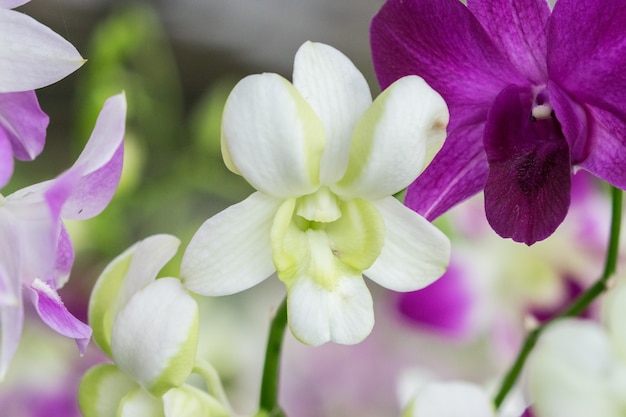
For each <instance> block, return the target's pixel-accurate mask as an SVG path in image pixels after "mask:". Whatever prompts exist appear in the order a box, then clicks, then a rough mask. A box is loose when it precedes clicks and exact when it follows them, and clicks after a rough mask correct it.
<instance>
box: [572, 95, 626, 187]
mask: <svg viewBox="0 0 626 417" xmlns="http://www.w3.org/2000/svg"><path fill="white" fill-rule="evenodd" d="M587 110H588V111H589V120H590V121H591V127H590V132H591V136H590V138H589V143H590V144H591V146H590V149H589V155H588V156H587V158H586V159H585V160H583V161H580V162H579V163H578V165H579V166H580V167H581V168H584V169H586V170H587V171H589V172H591V173H592V174H594V175H595V176H597V177H598V178H601V179H603V180H605V181H607V182H609V183H611V184H613V185H614V186H616V187H618V188H621V189H625V188H626V152H624V142H623V140H624V138H626V122H624V120H623V119H622V118H618V117H616V116H615V115H614V114H612V113H610V112H607V111H604V110H602V109H600V108H597V107H591V106H587Z"/></svg>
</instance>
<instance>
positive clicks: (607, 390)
mask: <svg viewBox="0 0 626 417" xmlns="http://www.w3.org/2000/svg"><path fill="white" fill-rule="evenodd" d="M606 301H607V302H606V304H605V307H606V308H605V310H604V313H605V314H604V319H605V326H602V325H601V324H600V323H597V322H594V321H591V320H583V319H563V320H559V321H558V322H556V323H554V324H552V325H551V326H550V327H549V328H547V329H546V331H545V332H544V334H543V335H542V336H541V338H540V339H539V342H538V343H537V346H536V347H535V350H534V352H533V354H532V357H531V359H530V362H529V386H530V393H531V396H532V399H533V400H534V406H533V409H534V411H535V415H536V416H537V417H560V416H568V417H583V416H592V415H593V416H602V417H623V416H624V415H626V414H625V413H626V326H625V325H624V317H626V285H624V284H623V283H622V284H618V286H616V287H615V288H614V289H612V290H611V292H610V293H609V294H608V295H607V300H606Z"/></svg>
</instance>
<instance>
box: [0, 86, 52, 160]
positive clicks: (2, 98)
mask: <svg viewBox="0 0 626 417" xmlns="http://www.w3.org/2000/svg"><path fill="white" fill-rule="evenodd" d="M48 122H49V117H48V115H47V114H45V113H44V112H43V111H42V110H41V107H39V102H38V101H37V96H36V95H35V92H34V91H23V92H19V93H4V94H0V130H2V131H4V133H5V134H6V136H7V138H8V139H9V141H10V142H11V146H12V148H13V155H14V156H15V157H16V158H17V159H21V160H23V161H30V160H33V159H35V157H36V156H37V155H39V153H40V152H41V151H42V149H43V146H44V143H45V141H46V129H47V127H48Z"/></svg>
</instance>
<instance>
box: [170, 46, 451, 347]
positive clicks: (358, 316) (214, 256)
mask: <svg viewBox="0 0 626 417" xmlns="http://www.w3.org/2000/svg"><path fill="white" fill-rule="evenodd" d="M293 80H294V81H293V84H291V83H290V82H288V81H287V80H285V79H284V78H282V77H280V76H279V75H277V74H268V73H265V74H259V75H252V76H249V77H246V78H245V79H243V80H242V81H240V82H239V84H237V86H235V88H234V90H233V91H232V93H231V95H230V96H229V98H228V100H227V103H226V106H225V109H224V115H223V121H222V151H223V152H222V153H223V155H224V160H225V162H226V164H227V166H228V167H229V168H230V169H231V170H232V171H233V172H235V173H238V174H240V175H242V176H243V177H244V178H245V179H246V180H247V181H248V182H249V183H250V184H251V185H253V186H254V187H255V188H256V189H257V190H258V192H256V193H254V194H252V195H251V196H250V197H249V198H248V199H246V200H245V201H243V202H241V203H239V204H236V205H234V206H232V207H230V208H228V209H226V210H225V211H223V212H221V213H219V214H218V215H216V216H214V217H212V218H210V219H209V220H207V221H206V222H205V223H204V224H203V225H202V226H201V227H200V229H199V230H198V231H197V233H196V235H195V236H194V238H193V239H192V241H191V243H190V244H189V247H188V248H187V250H186V252H185V255H184V257H183V261H182V267H181V275H182V278H183V281H184V283H185V285H186V286H187V287H188V288H189V289H190V290H192V291H195V292H197V293H199V294H203V295H226V294H231V293H235V292H239V291H242V290H245V289H247V288H250V287H252V286H253V285H255V284H257V283H259V282H261V281H263V280H264V279H266V278H267V277H268V276H270V275H271V274H272V273H273V272H274V271H277V272H278V278H279V279H280V280H281V281H282V282H283V283H284V284H285V285H286V287H287V291H288V316H289V325H290V327H291V330H292V332H293V333H294V335H295V336H296V337H297V338H298V339H300V340H301V341H303V342H305V343H308V344H312V345H319V344H322V343H325V342H327V341H331V340H332V341H334V342H337V343H344V344H352V343H358V342H360V341H361V340H363V338H365V337H366V336H367V335H368V334H369V333H370V331H371V329H372V326H373V324H374V316H373V309H372V298H371V295H370V293H369V291H368V289H367V287H366V286H365V283H364V281H363V279H362V274H363V273H365V275H367V276H368V277H369V278H370V279H372V280H374V281H375V282H377V283H378V284H380V285H382V286H384V287H387V288H389V289H392V290H396V291H410V290H415V289H418V288H422V287H424V286H426V285H428V284H430V283H431V282H433V281H434V280H435V279H437V278H438V277H439V276H441V274H442V273H443V272H444V271H445V268H446V266H447V263H448V260H449V252H450V245H449V241H448V239H447V238H446V237H445V235H443V233H441V232H440V231H439V230H438V229H436V228H435V227H434V226H432V225H431V224H430V223H429V222H427V221H426V220H424V218H422V217H421V216H419V215H417V214H415V213H414V212H412V211H411V210H409V209H407V208H406V207H404V206H403V205H402V204H401V203H400V202H399V201H398V200H396V199H395V198H394V197H392V195H393V194H394V193H396V192H398V191H400V190H402V189H403V188H404V187H406V186H407V185H408V184H410V183H411V181H413V180H414V179H415V177H417V175H418V174H419V172H420V171H421V169H422V166H423V163H424V159H425V154H426V151H427V148H428V147H429V145H430V143H431V142H437V141H440V140H441V139H442V135H443V128H444V126H445V125H446V123H447V118H448V113H447V109H446V107H445V104H444V103H443V100H442V99H441V97H439V95H437V93H435V92H434V91H433V90H432V89H431V88H430V87H429V86H428V85H427V84H426V83H424V81H423V80H422V79H420V78H419V77H415V76H412V77H406V78H403V79H401V80H399V81H398V82H397V83H395V84H394V85H393V86H391V87H390V88H389V89H387V90H386V91H385V92H383V93H382V94H381V95H380V97H378V99H377V100H376V101H374V103H372V99H371V95H370V91H369V88H368V86H367V83H366V81H365V79H364V78H363V75H362V74H361V73H360V72H359V71H358V70H357V69H356V68H355V67H354V65H353V64H352V62H350V60H349V59H348V58H347V57H346V56H345V55H343V54H341V53H340V52H339V51H337V50H336V49H334V48H332V47H330V46H327V45H324V44H319V43H312V42H307V43H305V44H304V45H302V47H301V48H300V49H299V50H298V53H297V54H296V58H295V64H294V75H293Z"/></svg>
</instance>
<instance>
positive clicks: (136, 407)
mask: <svg viewBox="0 0 626 417" xmlns="http://www.w3.org/2000/svg"><path fill="white" fill-rule="evenodd" d="M139 416H141V417H165V414H163V400H161V398H157V397H153V396H152V395H150V394H148V393H147V392H146V391H144V390H143V389H141V387H138V388H136V389H135V390H134V391H131V392H130V393H129V394H128V395H126V396H125V397H124V398H123V399H122V401H121V403H120V407H119V409H118V410H117V416H116V417H139Z"/></svg>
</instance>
